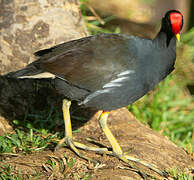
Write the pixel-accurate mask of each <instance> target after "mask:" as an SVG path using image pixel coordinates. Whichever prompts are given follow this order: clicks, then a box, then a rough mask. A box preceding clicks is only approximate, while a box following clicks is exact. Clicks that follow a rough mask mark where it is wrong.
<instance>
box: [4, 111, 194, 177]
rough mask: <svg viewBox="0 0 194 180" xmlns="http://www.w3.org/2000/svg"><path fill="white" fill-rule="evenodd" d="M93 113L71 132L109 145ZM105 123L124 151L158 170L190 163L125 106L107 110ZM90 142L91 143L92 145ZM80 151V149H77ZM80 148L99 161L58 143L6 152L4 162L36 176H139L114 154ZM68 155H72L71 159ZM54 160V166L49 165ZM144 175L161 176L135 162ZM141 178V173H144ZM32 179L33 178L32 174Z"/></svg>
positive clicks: (83, 139)
mask: <svg viewBox="0 0 194 180" xmlns="http://www.w3.org/2000/svg"><path fill="white" fill-rule="evenodd" d="M96 117H97V114H95V115H94V116H93V117H92V118H91V120H90V121H88V122H87V123H86V124H85V125H84V126H82V127H81V128H80V132H78V133H75V134H74V139H76V140H77V141H78V142H82V143H84V144H89V145H91V144H90V143H89V142H88V141H87V140H86V139H87V138H88V137H90V138H93V139H95V140H96V141H98V142H100V143H101V144H103V145H105V146H107V147H110V145H109V142H108V141H107V139H106V137H105V136H104V134H103V133H102V131H101V129H100V127H99V124H98V121H97V119H96ZM108 124H109V127H110V128H111V130H112V132H113V134H114V135H115V137H116V138H117V140H118V142H119V143H120V145H121V147H122V149H123V151H124V152H126V153H128V154H129V155H132V156H134V157H138V158H139V159H141V160H144V161H145V162H147V163H151V164H153V165H155V166H156V167H158V168H159V169H160V170H166V169H170V168H173V167H176V168H178V169H180V170H182V171H187V169H188V168H190V167H194V160H193V159H192V157H190V156H189V155H188V154H187V153H186V152H185V151H184V150H183V149H181V148H179V147H177V146H176V145H175V144H173V143H172V142H171V141H169V140H168V138H167V137H164V136H162V135H160V134H159V133H156V132H154V131H153V130H151V129H150V128H149V127H146V126H145V125H143V124H141V123H140V122H139V121H137V120H136V119H135V118H134V117H133V116H132V114H131V113H130V112H128V110H127V109H126V108H122V109H119V110H116V111H113V112H111V114H110V117H109V121H108ZM93 146H94V145H93ZM80 151H81V150H80ZM81 152H83V153H84V154H85V155H87V156H88V157H91V158H93V159H96V160H99V161H100V162H101V164H99V165H98V166H95V165H94V164H92V163H88V162H87V161H85V160H83V159H80V158H78V157H77V156H76V155H75V154H74V153H73V152H72V151H71V150H69V149H68V148H66V147H61V148H60V149H59V150H57V151H55V152H54V151H52V150H46V151H42V152H37V153H32V154H27V155H19V156H16V157H14V156H10V155H8V156H7V157H6V158H5V161H4V162H5V163H6V164H10V165H11V167H12V169H13V173H16V174H17V173H18V172H20V174H22V175H23V178H24V179H25V176H26V177H27V176H29V175H34V174H39V177H38V179H41V180H43V179H87V178H88V179H99V180H130V179H143V177H142V176H141V175H140V174H139V173H137V172H136V171H135V170H134V169H131V168H129V167H128V166H127V165H126V164H125V163H123V162H121V161H120V160H118V159H117V158H115V157H111V156H108V155H98V154H96V153H94V152H86V151H85V152H84V151H81ZM72 158H75V159H76V161H75V162H74V161H73V159H72ZM49 161H50V162H51V161H52V162H54V164H55V168H53V167H52V166H51V163H48V162H49ZM136 166H138V167H139V168H141V169H142V171H143V172H145V173H146V174H147V175H148V179H149V178H151V177H155V178H157V179H164V177H160V176H159V175H158V174H157V173H155V172H153V171H151V170H149V169H147V168H145V167H143V166H142V165H139V164H136ZM144 178H145V177H144ZM34 179H35V178H34Z"/></svg>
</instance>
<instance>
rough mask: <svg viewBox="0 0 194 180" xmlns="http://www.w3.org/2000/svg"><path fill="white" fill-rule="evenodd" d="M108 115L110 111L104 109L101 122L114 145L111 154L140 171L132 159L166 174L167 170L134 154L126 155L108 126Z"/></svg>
mask: <svg viewBox="0 0 194 180" xmlns="http://www.w3.org/2000/svg"><path fill="white" fill-rule="evenodd" d="M108 115H109V112H106V111H103V112H102V113H101V115H100V117H99V122H100V126H101V128H102V130H103V131H104V134H105V135H106V137H107V139H108V140H109V142H110V144H111V146H112V149H113V152H112V154H111V155H113V156H116V157H117V158H119V159H121V160H122V161H124V162H125V163H127V164H129V165H130V166H131V167H132V168H135V169H137V170H139V171H140V169H138V168H137V167H135V166H134V165H132V164H131V163H130V161H133V162H137V163H140V164H142V165H144V166H145V167H147V168H149V169H151V170H153V171H155V172H157V173H158V174H160V175H161V176H166V173H165V172H162V171H160V170H159V169H157V168H156V167H154V166H153V165H151V164H148V163H146V162H144V161H142V160H140V159H138V158H135V157H132V156H129V155H126V154H124V153H123V151H122V149H121V147H120V145H119V143H118V142H117V140H116V138H115V137H114V136H113V134H112V132H111V131H110V129H109V128H108V126H107V119H108ZM140 172H141V171H140Z"/></svg>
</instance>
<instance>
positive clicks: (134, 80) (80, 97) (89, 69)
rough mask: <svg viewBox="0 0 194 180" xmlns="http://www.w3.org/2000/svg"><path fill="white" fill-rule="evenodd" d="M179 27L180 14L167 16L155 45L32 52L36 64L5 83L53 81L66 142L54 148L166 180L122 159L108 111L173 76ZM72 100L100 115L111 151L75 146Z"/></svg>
mask: <svg viewBox="0 0 194 180" xmlns="http://www.w3.org/2000/svg"><path fill="white" fill-rule="evenodd" d="M182 27H183V15H182V14H181V12H180V11H178V10H169V11H167V12H166V13H165V15H164V17H163V18H162V21H161V28H160V31H159V32H158V34H157V35H156V37H155V38H153V39H147V38H140V37H135V36H130V35H125V34H113V33H110V34H97V35H91V36H88V37H84V38H80V39H76V40H72V41H68V42H64V43H62V44H59V45H56V46H54V47H51V48H48V49H43V50H40V51H38V52H35V53H34V55H35V56H36V57H37V60H35V61H34V62H32V63H31V64H29V65H27V66H26V67H25V68H24V69H21V70H18V71H16V72H12V73H8V77H12V78H40V79H41V78H52V79H53V81H54V83H55V87H56V90H57V91H58V92H59V93H60V94H62V95H64V96H65V97H66V98H65V99H63V104H62V111H63V117H64V123H65V137H64V138H63V139H62V140H61V141H60V142H59V144H58V146H57V147H59V146H61V144H63V143H64V142H65V143H66V144H67V145H68V146H69V147H70V149H72V150H73V151H74V152H75V153H76V154H77V155H78V156H79V157H82V158H84V159H86V160H89V161H92V159H90V158H89V157H87V156H85V155H83V154H82V153H80V151H79V149H80V148H81V149H85V150H92V151H96V152H99V153H107V154H110V155H113V156H115V157H117V158H119V159H120V160H122V161H124V162H125V163H127V164H130V163H129V162H130V161H135V162H139V163H141V164H143V165H144V166H146V167H148V168H150V169H152V170H154V171H156V172H157V173H159V174H160V175H164V174H165V173H164V172H163V171H161V170H159V169H157V168H156V167H155V166H154V165H151V164H148V163H146V162H144V161H142V160H140V159H137V158H133V157H131V156H129V155H126V154H125V153H124V152H123V151H122V149H121V147H120V145H119V143H118V142H117V140H116V138H115V137H114V135H113V134H112V132H111V130H110V129H109V127H108V125H107V120H108V115H109V113H110V111H112V110H115V109H118V108H121V107H125V106H127V105H130V104H132V103H134V102H135V101H137V100H138V99H139V98H141V97H142V96H144V95H145V94H146V93H147V92H149V91H150V90H152V89H153V88H154V87H155V86H156V85H157V84H158V83H159V82H160V81H162V80H163V79H164V78H166V77H167V76H168V75H169V74H170V73H171V72H172V71H173V70H174V65H175V60H176V42H177V40H178V41H179V40H180V34H181V31H182ZM73 100H75V101H77V103H78V105H80V106H81V107H85V108H88V107H89V108H93V109H95V110H99V112H100V115H99V118H98V120H99V123H100V126H101V128H102V130H103V132H104V134H105V135H106V137H107V139H108V140H109V142H110V144H111V146H112V150H111V151H110V150H109V149H108V148H96V147H88V146H86V145H84V144H82V143H79V142H76V141H74V140H73V137H72V127H71V119H70V112H69V108H70V105H71V101H73Z"/></svg>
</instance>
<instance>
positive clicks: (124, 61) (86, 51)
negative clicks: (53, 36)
mask: <svg viewBox="0 0 194 180" xmlns="http://www.w3.org/2000/svg"><path fill="white" fill-rule="evenodd" d="M133 41H134V40H133V38H130V36H121V35H117V34H106V35H105V34H101V35H97V36H90V37H87V38H82V39H79V40H74V41H70V42H67V43H64V44H61V45H58V46H55V47H53V48H51V49H47V50H42V51H39V52H37V53H36V55H38V56H40V57H39V60H37V61H35V62H34V63H33V65H34V66H36V67H37V68H38V69H42V70H43V71H46V72H50V73H52V74H54V75H56V76H57V77H59V78H62V79H65V80H66V81H68V82H69V83H71V84H73V85H76V86H79V87H81V88H85V89H87V90H90V91H96V90H98V89H101V88H102V87H103V86H104V85H105V84H107V83H110V82H114V80H115V79H117V78H119V76H118V75H119V74H122V73H124V74H125V73H126V71H129V70H133V69H135V63H134V62H135V59H136V58H137V57H136V54H137V53H136V52H137V50H136V47H135V45H133Z"/></svg>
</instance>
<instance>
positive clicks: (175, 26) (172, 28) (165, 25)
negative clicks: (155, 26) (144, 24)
mask: <svg viewBox="0 0 194 180" xmlns="http://www.w3.org/2000/svg"><path fill="white" fill-rule="evenodd" d="M182 27H183V15H182V14H181V12H180V11H178V10H170V11H168V12H167V13H166V14H165V16H164V17H163V19H162V31H163V32H165V33H167V34H168V36H169V37H172V36H176V38H177V40H178V41H179V40H180V33H181V30H182Z"/></svg>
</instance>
